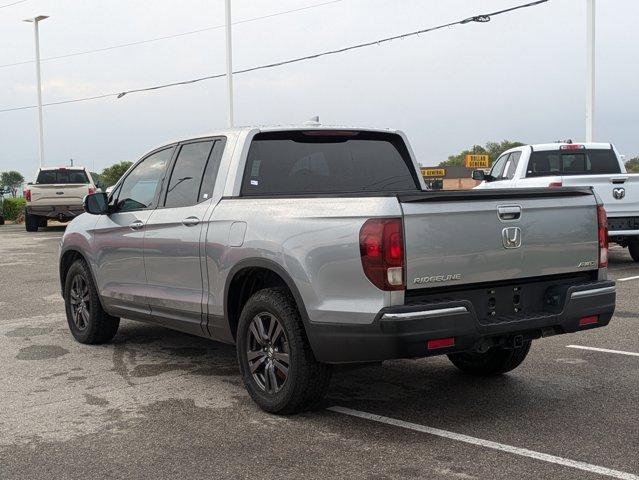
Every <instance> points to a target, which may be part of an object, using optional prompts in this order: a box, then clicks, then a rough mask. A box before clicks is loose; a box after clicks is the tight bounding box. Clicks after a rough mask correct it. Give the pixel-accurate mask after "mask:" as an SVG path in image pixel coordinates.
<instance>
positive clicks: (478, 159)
mask: <svg viewBox="0 0 639 480" xmlns="http://www.w3.org/2000/svg"><path fill="white" fill-rule="evenodd" d="M465 165H466V168H488V167H489V165H490V157H489V156H488V155H470V154H468V155H466V161H465Z"/></svg>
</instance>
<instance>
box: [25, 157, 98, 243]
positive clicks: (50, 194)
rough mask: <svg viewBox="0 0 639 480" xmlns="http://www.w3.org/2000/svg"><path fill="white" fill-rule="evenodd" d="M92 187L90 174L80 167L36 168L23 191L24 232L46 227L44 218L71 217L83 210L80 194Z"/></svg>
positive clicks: (92, 189) (81, 195)
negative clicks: (24, 207)
mask: <svg viewBox="0 0 639 480" xmlns="http://www.w3.org/2000/svg"><path fill="white" fill-rule="evenodd" d="M96 190H97V189H96V186H95V183H94V182H93V178H91V173H90V172H89V171H88V170H87V169H85V168H84V167H44V168H40V169H39V170H38V173H37V175H36V181H35V183H29V184H28V185H27V188H26V190H25V191H24V198H25V199H26V201H27V206H26V209H25V215H24V217H25V218H24V224H25V227H26V229H27V232H37V231H38V227H46V226H47V220H48V219H56V220H58V221H60V222H68V221H69V220H73V219H74V218H75V217H77V216H78V215H80V214H82V213H84V206H83V202H84V197H85V196H87V195H89V194H92V193H95V192H96Z"/></svg>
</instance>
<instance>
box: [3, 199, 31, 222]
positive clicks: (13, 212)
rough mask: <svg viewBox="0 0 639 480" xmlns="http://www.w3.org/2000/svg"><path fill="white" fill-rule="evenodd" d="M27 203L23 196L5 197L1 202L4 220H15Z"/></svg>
mask: <svg viewBox="0 0 639 480" xmlns="http://www.w3.org/2000/svg"><path fill="white" fill-rule="evenodd" d="M26 204H27V202H26V200H25V199H24V198H11V197H9V198H7V197H5V199H4V203H3V210H4V218H5V220H15V219H16V218H18V215H20V214H21V213H23V212H24V206H25V205H26Z"/></svg>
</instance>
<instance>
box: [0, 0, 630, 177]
mask: <svg viewBox="0 0 639 480" xmlns="http://www.w3.org/2000/svg"><path fill="white" fill-rule="evenodd" d="M15 1H17V0H0V65H5V64H9V63H15V62H21V61H27V60H33V59H34V39H33V26H32V24H29V23H24V22H22V21H21V20H23V19H25V18H29V17H33V16H36V15H49V16H50V18H49V19H46V20H44V21H43V22H42V23H41V24H40V47H41V56H42V57H43V58H47V57H51V56H58V55H64V54H68V53H72V52H78V51H84V50H91V49H100V48H104V47H109V46H112V45H116V44H122V43H129V42H136V41H140V40H145V39H148V38H154V37H161V36H166V35H173V34H178V33H181V32H186V31H192V30H197V29H201V28H205V27H209V26H215V25H222V24H223V23H224V1H223V0H153V1H151V0H146V1H143V0H109V1H101V2H99V1H96V0H56V1H53V0H26V1H22V2H21V3H18V4H16V5H11V6H7V7H4V8H2V6H3V5H7V4H10V3H13V2H15ZM327 1H328V0H278V1H277V2H275V1H271V0H260V1H257V0H253V1H251V0H233V1H232V16H233V21H241V20H245V19H249V18H254V17H259V16H263V15H271V14H274V13H279V12H283V11H287V10H291V9H297V8H302V7H307V6H311V5H318V4H321V3H325V2H327ZM526 1H527V0H481V1H480V0H446V1H437V0H340V1H334V2H332V3H329V4H326V5H321V6H318V7H316V8H309V9H305V10H301V11H297V12H292V13H288V14H285V15H279V16H273V17H269V18H265V19H262V20H258V21H254V22H247V23H240V24H238V25H235V26H234V27H233V64H234V68H235V69H242V68H247V67H252V66H256V65H261V64H265V63H271V62H277V61H281V60H286V59H289V58H293V57H297V56H304V55H308V54H313V53H317V52H321V51H324V50H330V49H336V48H341V47H345V46H348V45H351V44H355V43H360V42H366V41H371V40H375V39H379V38H383V37H388V36H392V35H397V34H401V33H405V32H409V31H413V30H418V29H421V28H425V27H429V26H434V25H438V24H441V23H447V22H450V21H455V20H460V19H463V18H467V17H469V16H473V15H477V14H481V13H488V12H492V11H496V10H500V9H503V8H507V7H510V6H514V5H517V4H522V3H526ZM637 18H639V2H637V1H632V0H615V1H602V0H599V1H597V16H596V21H597V36H596V38H597V50H596V58H597V77H596V110H595V115H596V116H595V120H596V122H595V140H597V141H604V142H612V143H614V144H615V145H616V147H617V148H618V149H619V151H620V152H621V153H622V154H625V155H626V157H627V158H631V157H633V156H636V155H639V115H638V113H639V94H638V91H637V78H639V29H637V28H636V25H635V23H636V19H637ZM224 38H225V37H224V29H223V28H218V29H215V30H207V31H204V32H201V33H196V34H192V35H184V36H181V37H178V38H172V39H168V40H163V41H156V42H151V43H146V44H142V45H135V46H131V47H127V48H118V49H112V50H108V51H103V52H99V53H94V54H87V55H79V56H71V57H67V58H63V59H59V60H49V61H43V63H42V79H43V99H44V102H45V103H47V102H55V101H61V100H67V99H73V98H79V97H88V96H93V95H100V94H104V93H112V92H120V91H123V90H129V89H133V88H140V87H146V86H152V85H157V84H163V83H170V82H175V81H181V80H187V79H191V78H196V77H201V76H206V75H211V74H216V73H224V72H225V68H226V67H225V43H224ZM585 39H586V0H550V1H549V2H547V3H545V4H542V5H540V6H537V7H532V8H527V9H523V10H518V11H515V12H512V13H509V14H504V15H500V16H496V17H494V18H493V19H492V20H491V21H490V22H488V23H483V24H479V23H470V24H466V25H461V26H454V27H450V28H447V29H443V30H439V31H436V32H433V33H427V34H422V35H420V36H416V37H412V38H407V39H404V40H397V41H393V42H390V43H386V44H383V45H375V46H372V47H368V48H365V49H359V50H355V51H350V52H346V53H342V54H337V55H332V56H327V57H323V58H320V59H315V60H310V61H306V62H300V63H296V64H291V65H285V66H282V67H278V68H273V69H269V70H261V71H257V72H252V73H247V74H241V75H236V76H235V81H234V87H235V95H234V100H235V123H236V125H264V124H267V125H268V124H271V125H272V124H291V123H300V122H303V121H305V120H307V119H309V118H310V117H312V116H314V115H319V116H320V120H321V122H322V123H324V124H340V125H349V126H372V127H384V128H386V127H389V128H396V129H400V130H403V131H404V132H406V134H407V135H408V137H409V139H410V141H411V143H412V146H413V149H414V151H415V154H416V156H417V160H418V161H419V162H420V163H421V164H422V165H436V164H438V163H439V162H441V161H443V160H445V159H446V158H447V157H448V155H450V154H455V153H458V152H459V151H461V150H463V149H464V148H467V147H470V146H472V145H473V144H485V143H486V142H488V141H500V140H504V139H509V140H518V141H522V142H526V143H542V142H548V141H554V140H558V139H566V138H572V139H573V140H575V141H579V140H583V138H584V136H585V93H586V76H585V72H586V51H585V45H586V43H585ZM35 103H36V88H35V65H34V63H27V64H23V65H17V66H8V67H0V110H1V109H5V108H11V107H19V106H24V105H34V104H35ZM226 105H227V103H226V83H225V80H224V79H223V78H222V79H217V80H209V81H204V82H200V83H197V84H192V85H187V86H179V87H173V88H167V89H163V90H158V91H154V92H146V93H137V94H130V95H127V96H125V97H123V98H121V99H115V98H113V97H111V98H106V99H101V100H94V101H87V102H79V103H72V104H66V105H57V106H50V107H45V108H44V137H45V139H44V142H45V147H44V148H45V165H48V166H53V165H65V164H68V163H69V159H74V163H75V164H76V165H83V166H86V167H87V168H89V169H91V170H93V171H98V172H99V171H101V170H102V169H103V168H104V167H106V166H108V165H111V164H113V163H116V162H120V161H123V160H129V161H134V160H136V159H137V158H139V157H141V156H142V155H143V154H144V153H145V152H147V151H149V150H152V149H154V148H155V147H158V146H160V145H162V144H164V143H167V142H170V141H172V140H174V139H176V138H182V137H188V136H191V135H193V136H195V135H200V134H203V133H206V132H211V131H214V130H215V129H218V128H225V126H226V119H227V111H226V108H227V107H226ZM36 115H37V111H36V110H35V109H29V110H21V111H14V112H5V113H0V144H1V145H2V148H1V149H0V171H3V170H14V169H15V170H18V171H20V172H22V173H23V174H24V176H25V177H26V179H27V181H31V180H33V176H34V173H35V171H36V169H37V167H38V142H37V123H36V121H37V117H36Z"/></svg>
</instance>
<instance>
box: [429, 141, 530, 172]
mask: <svg viewBox="0 0 639 480" xmlns="http://www.w3.org/2000/svg"><path fill="white" fill-rule="evenodd" d="M522 145H525V144H524V143H521V142H513V141H511V140H503V141H501V142H488V143H486V145H485V146H483V147H482V146H481V145H474V146H473V147H472V148H470V149H467V150H464V151H462V152H461V153H458V154H457V155H449V157H448V160H445V161H443V162H441V163H440V164H439V166H440V167H452V166H462V165H464V160H465V158H466V155H468V154H471V155H488V156H489V157H490V163H491V164H492V163H493V162H494V161H495V160H496V159H497V157H499V155H501V154H502V152H505V151H506V150H508V149H509V148H514V147H520V146H522Z"/></svg>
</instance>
